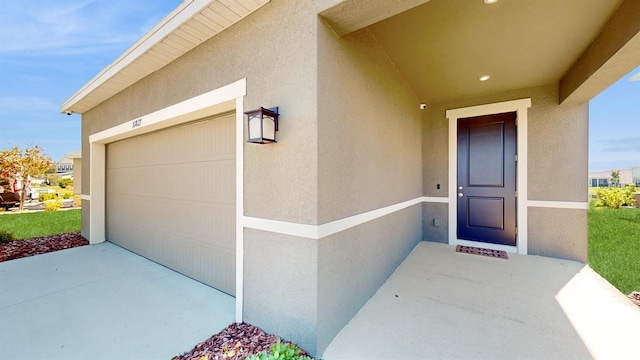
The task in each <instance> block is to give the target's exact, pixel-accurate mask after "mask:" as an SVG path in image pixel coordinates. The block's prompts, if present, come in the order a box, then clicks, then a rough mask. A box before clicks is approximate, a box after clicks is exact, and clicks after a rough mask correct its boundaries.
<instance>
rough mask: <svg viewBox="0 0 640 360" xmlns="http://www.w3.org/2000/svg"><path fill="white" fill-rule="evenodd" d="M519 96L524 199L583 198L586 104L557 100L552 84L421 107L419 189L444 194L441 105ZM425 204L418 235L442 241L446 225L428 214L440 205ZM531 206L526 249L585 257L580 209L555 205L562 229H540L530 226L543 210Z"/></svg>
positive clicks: (444, 145) (445, 158)
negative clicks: (524, 108)
mask: <svg viewBox="0 0 640 360" xmlns="http://www.w3.org/2000/svg"><path fill="white" fill-rule="evenodd" d="M522 98H531V108H530V109H529V111H528V165H529V167H528V171H527V179H528V198H529V200H541V201H568V202H586V200H587V183H586V181H584V180H585V179H586V177H587V173H588V170H587V167H588V158H587V153H588V119H589V114H588V104H586V103H585V104H577V105H576V104H563V105H558V85H557V84H550V85H544V86H539V87H534V88H529V89H519V90H514V91H508V92H504V93H499V94H494V95H489V96H484V97H480V98H474V99H465V100H459V101H452V102H447V103H442V104H435V105H430V106H429V107H427V109H426V110H425V111H424V113H423V122H424V125H423V139H422V141H423V153H422V156H423V167H424V174H423V178H422V179H423V183H422V185H423V194H424V195H425V196H434V197H446V196H447V194H448V161H449V154H448V119H447V118H446V116H445V112H446V110H448V109H456V108H462V107H468V106H475V105H482V104H489V103H495V102H501V101H508V100H515V99H522ZM437 184H440V190H437ZM445 206H446V205H445ZM431 208H433V206H426V207H425V213H424V214H423V226H424V229H425V232H424V239H425V240H429V241H438V242H447V236H448V232H447V231H446V229H445V231H440V230H438V229H434V228H433V226H432V221H433V218H435V217H439V216H442V210H441V209H440V210H435V209H434V210H432V209H431ZM532 209H533V208H529V211H530V212H531V213H530V214H529V253H531V254H537V255H546V256H555V257H562V258H569V259H576V260H583V259H585V257H586V248H585V247H584V246H583V245H585V246H586V244H587V237H586V234H585V230H584V229H586V227H587V224H586V220H585V219H586V217H585V216H586V210H564V209H558V210H557V211H558V212H561V213H563V214H564V215H563V218H565V220H567V221H566V222H565V223H563V229H562V231H556V232H553V231H552V232H548V231H547V232H541V231H540V229H538V228H536V227H545V226H547V225H545V224H544V221H542V219H543V218H544V216H543V215H541V213H540V211H539V210H532ZM543 212H544V211H543ZM544 213H548V212H544ZM582 213H583V214H582ZM532 214H533V215H532ZM576 214H582V215H576ZM567 216H568V218H567ZM561 234H564V235H561ZM554 254H555V255H554Z"/></svg>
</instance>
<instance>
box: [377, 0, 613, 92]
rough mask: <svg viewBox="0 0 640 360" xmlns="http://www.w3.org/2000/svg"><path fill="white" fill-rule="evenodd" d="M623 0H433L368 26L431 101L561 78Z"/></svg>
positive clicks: (534, 84) (391, 56) (522, 86)
mask: <svg viewBox="0 0 640 360" xmlns="http://www.w3.org/2000/svg"><path fill="white" fill-rule="evenodd" d="M621 3H622V0H609V1H602V0H562V1H554V0H518V1H508V0H500V1H498V2H497V3H495V4H490V5H487V4H484V3H483V1H482V0H455V1H451V0H431V1H429V2H428V3H426V4H424V5H420V6H417V7H415V8H413V9H411V10H408V11H405V12H403V13H401V14H398V15H396V16H393V17H390V18H388V19H385V20H383V21H380V22H378V23H375V24H373V25H370V26H369V27H368V30H369V31H370V32H371V34H372V35H373V36H374V37H376V39H377V40H378V41H379V43H380V45H381V46H382V48H383V49H384V50H385V51H386V53H387V55H388V56H389V58H390V60H391V61H392V62H393V63H395V65H396V66H397V68H398V70H399V71H400V73H401V74H402V75H403V76H404V78H405V79H406V81H407V82H408V84H409V85H410V87H411V88H412V89H413V91H414V92H415V94H416V96H417V97H418V98H419V99H420V101H422V102H425V103H431V104H433V103H439V102H443V101H449V100H455V99H460V98H468V97H474V96H481V95H486V94H491V93H497V92H501V91H507V90H513V89H520V88H527V87H532V86H537V85H544V84H550V83H554V82H558V81H559V80H560V78H561V77H562V76H563V75H564V74H565V73H566V72H567V71H568V70H569V69H570V68H571V66H572V65H573V63H574V62H575V61H577V59H578V58H579V57H580V55H581V54H582V53H583V52H584V51H585V49H586V48H587V47H588V46H589V45H590V44H591V42H592V41H593V40H594V38H596V36H597V35H598V34H599V32H600V31H601V30H602V28H603V27H604V25H605V24H606V23H607V21H608V19H609V18H610V17H611V16H612V14H613V13H614V12H615V10H616V9H617V8H618V7H619V6H620V4H621ZM483 75H490V76H491V79H490V80H489V81H485V82H480V81H478V78H479V77H480V76H483Z"/></svg>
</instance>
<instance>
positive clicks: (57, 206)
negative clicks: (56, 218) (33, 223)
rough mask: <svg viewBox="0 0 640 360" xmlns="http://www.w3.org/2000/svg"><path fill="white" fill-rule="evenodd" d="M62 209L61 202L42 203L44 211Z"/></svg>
mask: <svg viewBox="0 0 640 360" xmlns="http://www.w3.org/2000/svg"><path fill="white" fill-rule="evenodd" d="M61 207H62V200H47V201H45V202H44V211H58V209H60V208H61Z"/></svg>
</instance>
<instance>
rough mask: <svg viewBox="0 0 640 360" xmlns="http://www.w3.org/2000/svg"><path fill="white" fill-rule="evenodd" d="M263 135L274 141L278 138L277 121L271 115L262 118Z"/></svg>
mask: <svg viewBox="0 0 640 360" xmlns="http://www.w3.org/2000/svg"><path fill="white" fill-rule="evenodd" d="M262 126H263V128H262V131H263V133H262V137H263V138H265V139H269V140H272V141H275V140H276V122H275V121H274V120H273V118H272V117H271V116H265V117H264V119H263V120H262Z"/></svg>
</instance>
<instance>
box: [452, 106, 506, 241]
mask: <svg viewBox="0 0 640 360" xmlns="http://www.w3.org/2000/svg"><path fill="white" fill-rule="evenodd" d="M516 161H517V158H516V113H515V112H509V113H503V114H494V115H484V116H477V117H470V118H461V119H458V188H457V195H458V202H457V205H458V213H457V220H458V221H457V222H458V226H457V228H458V239H464V240H471V241H479V242H485V243H493V244H502V245H510V246H515V245H516Z"/></svg>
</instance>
